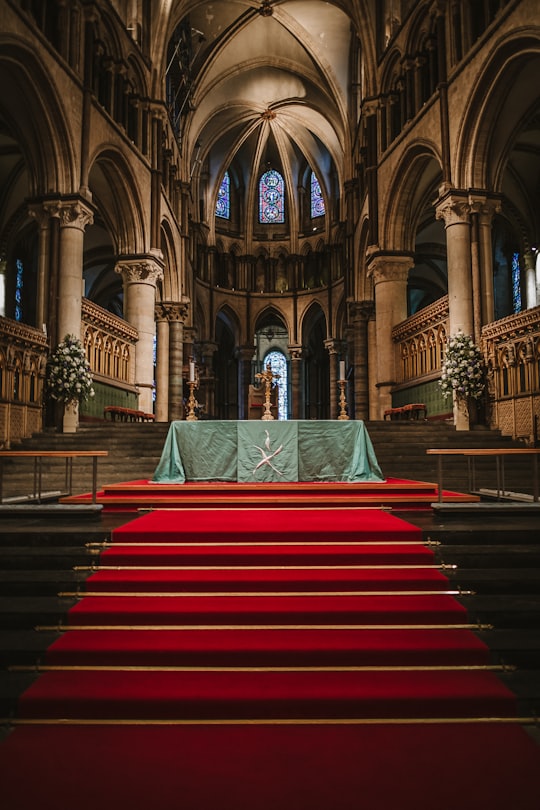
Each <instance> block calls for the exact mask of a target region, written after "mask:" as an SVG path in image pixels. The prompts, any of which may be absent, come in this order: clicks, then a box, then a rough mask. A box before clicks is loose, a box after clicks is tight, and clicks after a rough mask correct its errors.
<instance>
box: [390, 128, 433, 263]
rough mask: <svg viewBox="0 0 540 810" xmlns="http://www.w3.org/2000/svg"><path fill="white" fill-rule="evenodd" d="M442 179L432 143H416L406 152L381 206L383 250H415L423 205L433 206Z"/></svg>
mask: <svg viewBox="0 0 540 810" xmlns="http://www.w3.org/2000/svg"><path fill="white" fill-rule="evenodd" d="M441 177H442V169H441V159H440V155H439V154H438V153H437V151H436V149H435V148H434V146H433V145H432V144H431V143H426V142H420V141H418V142H416V143H415V144H413V145H412V146H411V147H410V148H409V149H407V150H406V152H405V153H404V154H403V156H402V158H401V160H400V163H399V165H398V168H397V170H396V172H395V175H394V180H393V182H392V183H391V184H389V187H388V190H387V193H386V199H385V201H384V202H385V205H383V210H384V212H385V214H384V219H383V220H382V221H381V226H380V233H381V236H382V238H381V247H382V248H383V249H386V250H398V251H412V250H413V249H414V236H415V234H416V230H417V227H418V222H419V218H420V216H421V214H422V212H423V211H424V209H425V206H426V203H427V202H431V203H433V201H434V199H435V198H436V191H437V188H438V185H439V184H440V180H441Z"/></svg>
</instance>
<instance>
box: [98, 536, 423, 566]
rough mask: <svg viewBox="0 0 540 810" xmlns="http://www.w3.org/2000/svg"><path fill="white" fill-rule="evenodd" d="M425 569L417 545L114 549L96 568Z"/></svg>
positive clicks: (212, 545)
mask: <svg viewBox="0 0 540 810" xmlns="http://www.w3.org/2000/svg"><path fill="white" fill-rule="evenodd" d="M391 562H392V563H394V564H396V565H407V564H409V565H425V564H427V565H429V564H433V562H434V552H433V550H432V549H430V548H427V547H426V546H423V545H422V544H421V543H397V542H390V543H388V542H381V543H378V544H374V543H373V544H372V543H349V544H345V543H340V542H339V541H337V542H333V543H313V542H307V543H304V544H302V543H296V542H292V541H291V542H289V543H285V542H283V543H272V542H259V543H249V542H240V541H239V542H238V543H211V542H208V543H190V542H185V543H182V542H179V543H174V544H170V545H161V544H160V543H159V542H155V543H152V544H151V545H145V544H143V543H142V542H139V543H133V544H131V545H121V544H119V543H115V544H114V545H113V546H111V547H110V548H107V549H106V550H105V551H103V552H102V554H101V556H100V558H99V564H100V567H109V566H110V567H113V566H122V565H132V566H163V565H166V566H171V565H177V566H186V565H192V566H193V565H206V566H208V565H274V566H275V565H381V564H382V565H384V564H390V563H391Z"/></svg>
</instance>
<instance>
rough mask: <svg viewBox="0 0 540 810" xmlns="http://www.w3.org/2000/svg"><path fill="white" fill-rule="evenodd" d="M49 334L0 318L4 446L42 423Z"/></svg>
mask: <svg viewBox="0 0 540 810" xmlns="http://www.w3.org/2000/svg"><path fill="white" fill-rule="evenodd" d="M47 350H48V343H47V335H46V334H45V333H44V332H43V331H42V330H40V329H36V328H34V327H32V326H27V325H25V324H22V323H19V322H18V321H14V320H11V319H10V318H3V317H0V447H9V446H10V443H11V442H13V441H18V440H20V439H22V438H24V437H26V436H30V435H31V434H32V433H34V432H35V431H38V430H41V426H42V401H43V386H44V383H45V368H46V364H47Z"/></svg>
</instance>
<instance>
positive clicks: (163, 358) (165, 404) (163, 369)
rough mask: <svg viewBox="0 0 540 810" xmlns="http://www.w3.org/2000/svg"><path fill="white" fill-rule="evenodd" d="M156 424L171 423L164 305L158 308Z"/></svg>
mask: <svg viewBox="0 0 540 810" xmlns="http://www.w3.org/2000/svg"><path fill="white" fill-rule="evenodd" d="M156 332H157V347H156V411H155V413H156V422H168V421H169V321H168V318H167V310H166V308H165V307H164V306H163V304H157V306H156Z"/></svg>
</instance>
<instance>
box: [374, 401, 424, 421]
mask: <svg viewBox="0 0 540 810" xmlns="http://www.w3.org/2000/svg"><path fill="white" fill-rule="evenodd" d="M420 418H422V419H426V418H427V408H426V406H425V405H424V404H423V403H422V402H410V403H408V404H407V405H402V406H401V407H399V408H388V409H387V410H386V411H385V412H384V419H385V421H386V420H388V419H390V420H391V421H395V420H400V419H401V420H406V419H420Z"/></svg>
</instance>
